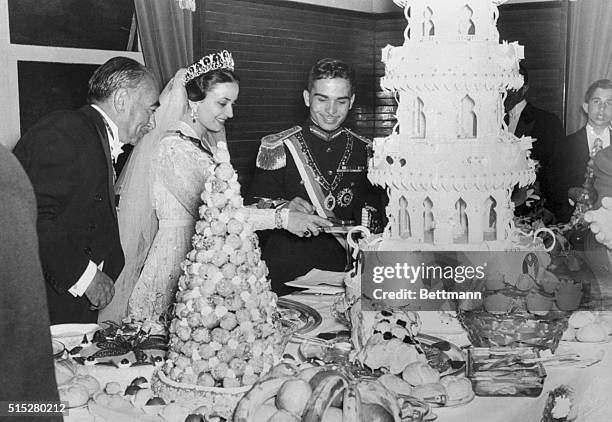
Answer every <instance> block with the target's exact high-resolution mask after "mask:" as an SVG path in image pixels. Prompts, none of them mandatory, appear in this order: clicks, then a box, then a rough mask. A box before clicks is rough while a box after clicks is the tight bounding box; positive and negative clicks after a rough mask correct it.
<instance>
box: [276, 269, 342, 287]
mask: <svg viewBox="0 0 612 422" xmlns="http://www.w3.org/2000/svg"><path fill="white" fill-rule="evenodd" d="M345 276H346V274H345V273H344V272H340V271H324V270H319V269H317V268H314V269H312V270H310V271H309V272H308V273H307V274H305V275H303V276H301V277H298V278H296V279H295V280H293V281H288V282H286V283H285V286H289V287H297V288H300V289H324V288H328V287H333V288H336V291H338V288H340V289H342V291H344V277H345ZM342 291H341V292H342Z"/></svg>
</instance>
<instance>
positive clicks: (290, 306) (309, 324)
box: [276, 297, 323, 334]
mask: <svg viewBox="0 0 612 422" xmlns="http://www.w3.org/2000/svg"><path fill="white" fill-rule="evenodd" d="M276 305H277V307H278V312H279V313H280V315H281V323H282V324H283V325H285V326H286V327H291V328H293V329H295V330H296V331H295V332H296V333H299V334H304V333H307V332H309V331H312V330H314V329H315V328H317V327H318V326H319V325H321V322H322V321H323V320H322V318H321V314H319V313H318V312H317V311H316V310H315V309H313V308H311V307H310V306H308V305H304V304H303V303H300V302H296V301H295V300H291V299H285V298H282V297H281V298H279V299H278V300H277V302H276Z"/></svg>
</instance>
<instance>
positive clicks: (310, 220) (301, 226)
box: [287, 211, 333, 237]
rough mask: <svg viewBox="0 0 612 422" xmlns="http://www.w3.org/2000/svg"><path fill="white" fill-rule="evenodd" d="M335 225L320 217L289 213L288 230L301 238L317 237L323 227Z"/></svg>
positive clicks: (297, 212) (295, 212)
mask: <svg viewBox="0 0 612 422" xmlns="http://www.w3.org/2000/svg"><path fill="white" fill-rule="evenodd" d="M332 225H333V224H332V223H331V222H329V221H328V220H326V219H325V218H321V217H319V216H318V215H312V214H305V213H303V212H299V211H289V220H288V224H287V230H288V231H289V232H291V233H293V234H294V235H296V236H299V237H310V236H317V235H318V234H319V233H320V232H321V229H322V228H323V227H330V226H332Z"/></svg>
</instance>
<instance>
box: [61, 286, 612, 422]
mask: <svg viewBox="0 0 612 422" xmlns="http://www.w3.org/2000/svg"><path fill="white" fill-rule="evenodd" d="M287 298H289V299H292V300H296V301H299V302H301V303H303V304H305V305H308V306H310V307H312V308H314V309H316V310H317V311H318V312H319V313H320V314H321V316H322V317H323V320H322V323H321V325H320V326H319V327H317V328H316V329H314V330H313V331H311V332H309V333H308V335H313V336H315V335H317V334H318V333H321V332H328V331H336V330H341V329H344V328H345V327H344V326H343V325H341V324H340V323H338V322H337V321H336V320H334V319H333V318H332V317H331V307H332V304H333V301H334V296H325V295H300V294H298V295H289V296H287ZM436 335H437V336H439V337H444V338H445V339H446V340H448V341H451V342H453V343H455V344H457V345H460V346H461V345H465V344H468V340H467V336H466V335H465V334H455V335H447V336H444V335H440V334H439V333H437V334H436ZM585 348H586V350H588V351H589V353H594V352H595V351H596V350H598V349H603V350H604V351H605V355H604V357H603V359H602V361H601V362H599V363H598V364H596V365H593V366H590V367H588V368H574V367H564V368H547V373H548V376H547V378H546V381H545V384H544V391H543V392H542V394H541V395H540V396H539V397H536V398H528V397H499V398H498V397H476V398H475V399H474V400H473V401H472V402H471V403H468V404H466V405H464V406H459V407H449V408H437V409H435V413H436V414H437V415H438V419H437V420H438V421H439V422H459V421H461V422H464V421H469V422H538V421H539V420H540V416H541V415H542V410H543V408H544V404H545V402H546V397H547V394H548V391H550V390H552V389H554V388H556V387H558V386H559V385H561V384H565V385H568V386H570V387H572V388H573V389H574V391H575V397H576V402H577V403H578V405H579V409H580V410H579V418H578V421H580V422H608V421H610V420H612V399H611V398H610V396H611V392H612V343H607V344H597V345H593V344H586V343H575V344H569V343H562V345H561V346H560V349H559V351H560V352H563V351H571V350H576V351H577V352H578V353H580V352H584V351H585ZM287 350H288V352H289V353H292V354H296V355H297V346H296V345H295V344H292V343H290V344H289V346H288V349H287ZM87 368H91V371H92V374H93V375H94V376H96V377H97V378H98V380H99V381H100V383H101V384H102V386H104V385H105V384H106V383H107V382H110V381H118V382H120V383H122V386H123V384H125V386H127V385H128V384H129V382H130V381H131V380H132V379H133V378H135V377H136V376H140V375H142V376H145V377H146V378H148V379H150V377H151V375H152V373H153V367H152V366H142V367H138V368H129V369H128V370H125V369H114V370H111V371H109V370H108V368H105V369H102V370H99V369H98V368H96V367H87ZM65 420H66V421H67V422H77V421H78V422H89V421H94V420H95V421H96V422H101V420H100V419H94V418H93V417H92V416H90V415H89V414H88V412H87V409H76V410H71V411H70V416H68V417H66V418H65ZM109 422H121V421H119V420H113V421H109Z"/></svg>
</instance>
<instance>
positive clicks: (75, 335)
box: [51, 324, 100, 350]
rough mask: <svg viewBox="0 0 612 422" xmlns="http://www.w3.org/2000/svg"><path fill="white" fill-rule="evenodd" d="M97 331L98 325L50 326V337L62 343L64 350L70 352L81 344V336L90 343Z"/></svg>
mask: <svg viewBox="0 0 612 422" xmlns="http://www.w3.org/2000/svg"><path fill="white" fill-rule="evenodd" d="M99 329H100V326H99V325H98V324H56V325H52V326H51V337H53V338H54V339H57V340H59V341H61V342H62V343H64V345H65V346H66V349H68V350H70V349H72V348H73V347H75V346H78V345H80V344H81V341H82V340H83V336H87V339H88V340H89V341H91V340H92V339H93V335H94V334H95V332H96V331H98V330H99Z"/></svg>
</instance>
